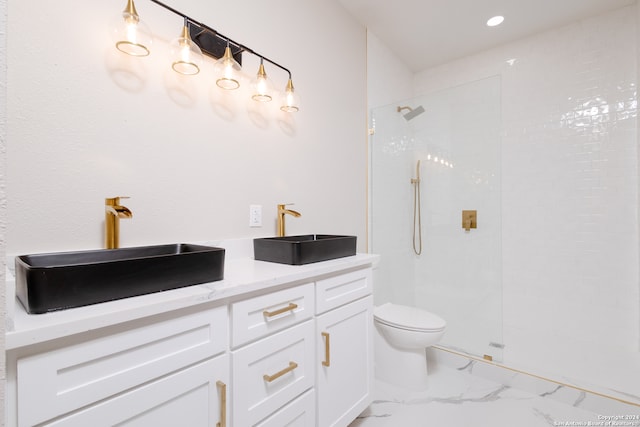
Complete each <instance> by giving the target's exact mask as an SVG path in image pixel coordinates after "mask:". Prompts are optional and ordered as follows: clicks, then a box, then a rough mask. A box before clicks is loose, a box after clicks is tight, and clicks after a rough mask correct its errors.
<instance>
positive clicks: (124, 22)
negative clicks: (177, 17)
mask: <svg viewBox="0 0 640 427" xmlns="http://www.w3.org/2000/svg"><path fill="white" fill-rule="evenodd" d="M112 34H113V38H114V41H115V43H116V48H117V49H118V50H119V51H121V52H124V53H126V54H127V55H131V56H147V55H149V53H150V50H149V48H150V46H151V43H152V42H153V36H152V35H151V30H150V29H149V27H148V26H147V24H145V23H144V22H143V21H141V20H140V16H138V12H137V11H136V6H135V4H134V3H133V0H127V6H126V7H125V8H124V10H123V11H122V13H121V14H120V15H119V16H118V17H117V18H116V20H115V22H114V23H113V28H112Z"/></svg>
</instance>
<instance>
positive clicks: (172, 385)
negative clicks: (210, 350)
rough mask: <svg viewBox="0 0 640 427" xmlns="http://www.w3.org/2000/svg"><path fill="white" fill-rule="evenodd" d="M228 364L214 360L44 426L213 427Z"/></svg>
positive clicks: (220, 414) (224, 357) (225, 359)
mask: <svg viewBox="0 0 640 427" xmlns="http://www.w3.org/2000/svg"><path fill="white" fill-rule="evenodd" d="M228 363H229V356H228V355H222V356H218V357H216V358H215V359H213V360H211V359H210V360H207V361H206V362H202V363H199V364H197V365H194V366H191V367H189V368H187V369H183V370H181V371H178V372H176V373H174V374H171V375H168V376H165V377H162V378H160V379H158V380H157V381H153V382H151V383H149V384H145V385H144V386H141V387H138V388H135V389H133V390H131V391H128V392H126V393H124V394H120V395H118V396H117V397H114V398H112V399H108V400H106V401H103V402H100V403H99V404H96V405H92V406H89V407H87V408H84V409H82V410H80V411H78V412H74V413H73V414H70V415H68V416H64V417H62V418H59V419H57V420H55V421H54V422H52V423H46V424H45V425H46V426H51V427H54V426H55V427H87V426H115V425H118V426H120V425H126V426H128V427H136V426H137V427H149V426H188V427H214V426H215V425H216V422H217V421H218V420H221V418H222V417H223V413H224V412H223V411H221V408H220V403H221V402H222V401H223V400H224V398H223V396H222V394H223V393H225V391H224V389H223V388H222V387H221V384H228V383H229V379H228V375H229V374H228V371H229V365H228ZM219 381H220V383H218V382H219ZM134 402H135V403H134ZM227 425H229V424H227Z"/></svg>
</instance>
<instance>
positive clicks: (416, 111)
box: [396, 105, 424, 121]
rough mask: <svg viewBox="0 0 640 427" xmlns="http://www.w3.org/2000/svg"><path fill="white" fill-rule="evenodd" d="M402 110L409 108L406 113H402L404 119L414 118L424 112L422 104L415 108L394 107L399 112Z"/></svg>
mask: <svg viewBox="0 0 640 427" xmlns="http://www.w3.org/2000/svg"><path fill="white" fill-rule="evenodd" d="M403 110H409V112H408V113H406V114H403V115H402V117H404V119H405V120H406V121H409V120H411V119H414V118H415V117H416V116H419V115H420V114H422V113H424V107H423V106H422V105H420V106H418V107H416V108H415V109H414V108H411V107H407V106H404V107H398V108H397V109H396V111H397V112H398V113H401V112H402V111H403Z"/></svg>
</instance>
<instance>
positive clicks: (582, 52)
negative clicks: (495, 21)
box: [415, 6, 640, 395]
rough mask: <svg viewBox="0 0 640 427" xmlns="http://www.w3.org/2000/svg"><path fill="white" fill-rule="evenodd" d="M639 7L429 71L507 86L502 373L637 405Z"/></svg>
mask: <svg viewBox="0 0 640 427" xmlns="http://www.w3.org/2000/svg"><path fill="white" fill-rule="evenodd" d="M636 14H637V10H636V6H629V7H626V8H623V9H619V10H617V11H614V12H610V13H607V14H604V15H600V16H598V17H594V18H590V19H587V20H583V21H580V22H577V23H575V24H572V25H569V26H566V27H563V28H559V29H555V30H552V31H548V32H546V33H543V34H539V35H536V36H532V37H529V38H527V39H524V40H521V41H519V42H515V43H511V44H508V45H505V46H503V47H500V48H497V49H493V50H491V51H487V52H484V53H481V54H478V55H474V56H470V57H466V58H462V59H460V60H457V61H454V62H451V63H448V64H445V65H443V66H439V67H435V68H432V69H428V70H425V71H423V72H421V73H418V74H416V76H415V89H416V91H415V95H416V96H418V95H421V94H428V93H431V92H435V91H438V90H441V89H444V88H448V87H452V86H457V85H461V84H465V83H468V82H471V81H474V80H478V79H481V78H485V77H488V76H492V75H500V76H501V78H502V91H501V92H502V100H501V102H502V113H501V114H502V135H501V136H502V138H501V139H502V141H501V143H502V150H501V156H502V161H501V165H502V190H503V191H502V252H503V316H504V324H503V327H504V344H505V345H506V347H505V350H504V361H505V363H506V364H508V365H512V366H516V367H521V368H523V369H528V370H532V371H534V372H539V373H549V374H554V375H564V376H566V377H569V378H575V379H581V380H586V381H588V382H593V383H595V384H599V385H604V386H607V387H611V388H616V389H620V390H624V391H626V392H628V393H632V394H637V395H640V385H639V384H638V382H637V381H634V379H637V378H638V376H639V375H640V362H638V359H639V358H640V357H639V356H640V355H639V353H638V352H639V343H640V338H639V337H640V331H639V329H640V320H639V319H640V313H639V311H640V296H639V285H638V270H639V267H638V210H637V207H638V199H637V197H638V196H637V192H638V154H637V141H638V139H637V123H636V112H637V96H636V89H637V86H636V85H637V66H636V60H637V39H636V37H637V36H636Z"/></svg>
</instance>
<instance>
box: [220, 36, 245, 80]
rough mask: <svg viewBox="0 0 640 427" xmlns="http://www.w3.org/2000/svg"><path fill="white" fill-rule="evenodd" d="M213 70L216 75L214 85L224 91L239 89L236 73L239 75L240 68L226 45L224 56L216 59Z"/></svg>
mask: <svg viewBox="0 0 640 427" xmlns="http://www.w3.org/2000/svg"><path fill="white" fill-rule="evenodd" d="M215 68H216V75H217V76H218V78H217V80H216V85H218V86H219V87H221V88H222V89H226V90H233V89H238V88H239V87H240V81H239V77H238V73H240V71H241V70H242V67H240V64H238V62H237V61H236V60H235V59H233V55H231V48H230V47H229V44H228V43H227V48H226V49H225V50H224V55H223V56H222V58H220V59H218V61H217V62H216V65H215Z"/></svg>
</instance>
